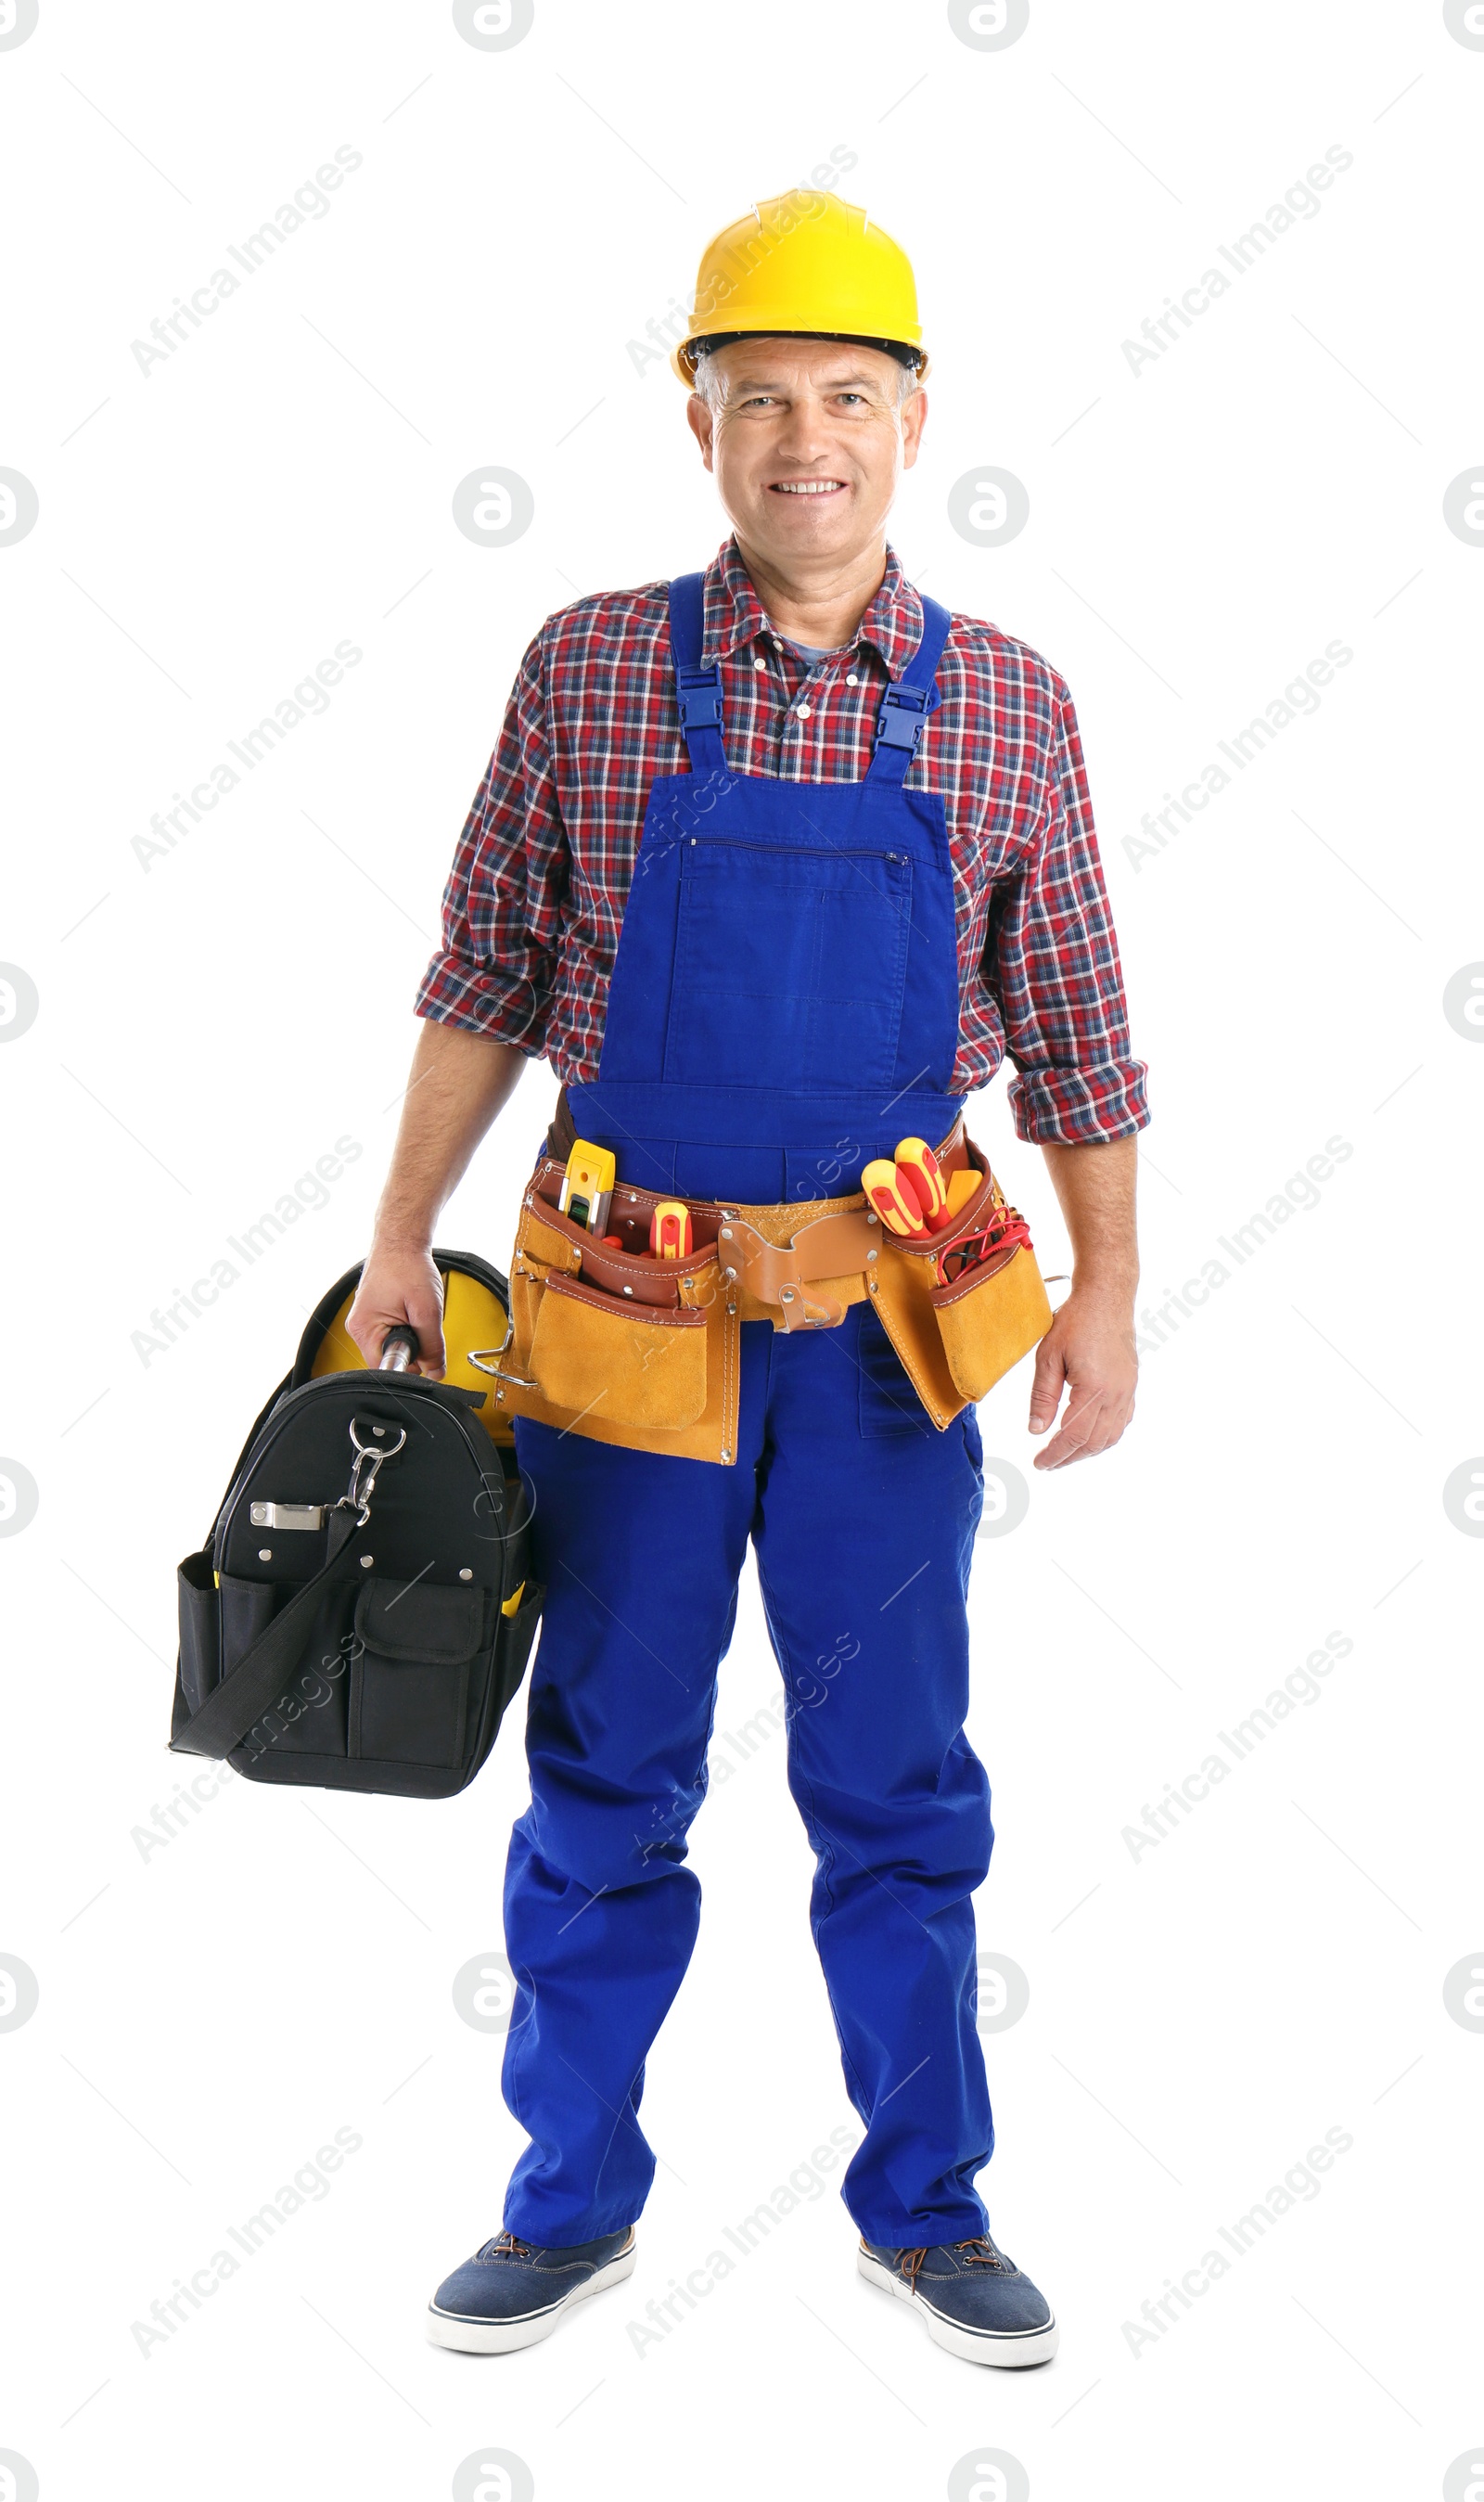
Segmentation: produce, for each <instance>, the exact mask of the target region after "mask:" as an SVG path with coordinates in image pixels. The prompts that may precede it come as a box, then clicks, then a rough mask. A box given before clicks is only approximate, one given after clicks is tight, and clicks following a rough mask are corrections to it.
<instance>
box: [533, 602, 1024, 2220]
mask: <svg viewBox="0 0 1484 2502" xmlns="http://www.w3.org/2000/svg"><path fill="white" fill-rule="evenodd" d="M923 607H924V613H925V624H924V631H923V640H922V643H921V645H920V647H919V650H918V652H917V654H916V656H915V658H914V659H913V661H912V662H910V663H909V664H908V667H907V669H906V671H905V672H904V675H903V677H902V679H901V680H899V681H898V682H897V683H895V684H894V686H892V687H890V688H889V689H888V691H887V693H886V694H885V696H884V698H883V702H882V707H881V712H880V716H879V722H878V732H877V741H876V746H875V750H874V753H873V756H872V759H871V763H870V767H869V770H868V771H867V773H866V774H865V776H864V777H863V779H862V780H860V781H859V782H848V783H818V782H807V783H798V782H791V781H783V780H776V779H773V778H771V777H769V776H763V775H741V774H735V773H732V772H731V771H730V770H729V769H728V767H727V765H726V762H725V754H724V751H723V746H722V736H721V715H720V707H721V669H720V666H713V667H711V668H709V669H706V668H703V667H702V666H701V665H700V662H701V619H702V598H701V577H700V575H699V574H692V575H689V576H687V577H685V578H684V579H683V580H680V581H677V582H675V583H673V584H672V585H671V590H670V638H671V648H672V651H673V654H674V659H675V672H676V681H677V686H678V689H679V693H680V702H681V718H682V727H683V728H684V731H685V735H686V741H687V745H688V747H689V750H690V755H691V765H692V770H691V773H689V774H668V775H664V776H662V777H660V778H659V779H658V780H657V781H656V782H655V784H654V786H653V789H652V790H651V793H650V797H649V805H648V808H647V811H646V814H645V820H644V828H643V834H642V837H641V841H640V845H639V849H638V852H637V855H636V859H635V866H634V875H633V881H632V885H631V888H630V892H629V896H628V900H627V905H626V909H625V912H624V925H623V930H622V934H621V938H620V944H619V950H618V957H617V961H616V964H615V968H614V975H613V983H612V989H611V993H610V997H609V1005H608V1016H607V1024H606V1028H605V1031H604V1039H603V1048H602V1054H601V1059H600V1063H599V1068H598V1075H597V1078H596V1080H595V1081H594V1082H593V1083H591V1084H589V1085H580V1086H572V1087H569V1088H568V1090H567V1092H568V1099H569V1101H570V1104H571V1110H572V1117H573V1120H574V1122H575V1124H576V1128H577V1134H578V1135H579V1136H580V1137H583V1138H587V1139H590V1140H591V1141H592V1142H593V1144H595V1145H603V1146H609V1147H612V1148H613V1150H614V1151H615V1154H616V1156H617V1159H618V1169H619V1177H620V1180H621V1181H624V1180H627V1181H632V1182H635V1183H638V1184H640V1185H642V1186H643V1187H644V1188H646V1189H650V1190H657V1189H659V1190H674V1191H676V1192H678V1193H680V1194H681V1195H683V1196H686V1197H690V1198H695V1199H702V1198H705V1199H714V1200H732V1199H735V1200H749V1201H753V1202H764V1203H766V1202H772V1201H776V1200H785V1199H800V1200H804V1199H811V1198H813V1199H817V1198H826V1197H829V1196H832V1195H836V1194H838V1193H839V1192H841V1191H847V1192H848V1191H851V1190H853V1189H856V1188H858V1187H859V1183H860V1167H861V1166H862V1165H863V1164H864V1163H865V1162H866V1161H867V1160H868V1159H869V1158H871V1157H873V1156H879V1155H890V1154H891V1153H892V1151H893V1149H894V1146H895V1144H896V1141H897V1139H898V1138H900V1137H902V1136H904V1135H907V1134H909V1133H910V1134H916V1135H920V1136H926V1137H927V1138H928V1139H929V1140H931V1141H933V1142H937V1141H939V1140H941V1139H942V1138H943V1137H944V1136H946V1134H947V1133H948V1132H949V1131H950V1129H951V1128H952V1127H953V1124H954V1122H955V1120H956V1119H957V1117H958V1113H959V1111H960V1109H961V1099H959V1098H957V1097H955V1096H953V1095H951V1094H950V1093H949V1092H948V1086H949V1080H950V1077H951V1075H952V1071H953V1065H954V1059H955V1055H956V1051H957V1046H958V1032H959V982H958V963H957V954H956V948H955V937H954V897H953V879H952V870H951V865H950V859H949V851H948V838H947V831H946V828H945V824H944V817H943V803H942V800H941V798H939V797H938V796H937V795H935V794H933V793H929V792H925V791H918V790H912V791H909V790H906V789H904V787H903V776H904V774H905V772H906V768H907V765H908V763H909V762H910V761H911V758H912V756H913V755H914V753H915V752H916V746H917V741H918V738H919V736H920V735H921V729H922V724H923V721H924V719H925V717H926V715H927V713H928V712H929V711H931V710H932V709H934V708H935V705H936V703H937V701H938V700H939V698H938V695H937V691H936V689H935V686H934V676H935V672H936V669H937V664H938V659H939V657H940V655H941V652H942V648H943V644H944V640H945V638H946V636H947V633H948V627H949V618H948V615H947V612H946V611H945V610H944V609H942V608H940V607H938V606H936V605H935V603H934V602H933V601H931V600H927V599H925V600H924V602H923ZM741 1337H742V1378H741V1392H740V1414H739V1423H738V1431H739V1448H738V1451H737V1455H736V1462H735V1465H734V1466H731V1467H719V1466H714V1465H712V1464H711V1463H709V1462H706V1461H699V1460H683V1459H675V1458H671V1457H668V1456H666V1455H663V1454H659V1453H653V1452H649V1451H639V1450H627V1449H622V1448H618V1447H616V1446H614V1445H612V1444H610V1443H605V1442H598V1441H594V1440H591V1439H588V1438H584V1437H583V1436H582V1435H580V1434H578V1433H573V1432H568V1433H558V1432H557V1430H556V1429H554V1428H553V1427H551V1426H548V1425H544V1424H541V1423H539V1422H536V1421H534V1420H532V1419H528V1418H525V1417H520V1418H518V1419H517V1421H516V1429H515V1430H516V1447H517V1453H518V1456H519V1459H520V1463H521V1467H522V1470H523V1473H524V1474H525V1476H526V1477H527V1478H528V1479H529V1480H530V1482H531V1484H532V1487H533V1489H534V1496H535V1506H534V1519H533V1537H534V1541H535V1557H534V1569H535V1571H536V1572H539V1574H540V1576H541V1578H542V1579H543V1580H544V1581H545V1582H546V1584H547V1600H546V1612H545V1618H544V1621H543V1625H542V1630H541V1641H540V1646H539V1649H538V1652H537V1656H536V1661H535V1667H534V1671H533V1674H532V1680H531V1695H530V1707H529V1718H528V1724H527V1740H526V1743H527V1752H528V1756H529V1762H530V1779H531V1805H530V1808H529V1809H528V1811H527V1812H526V1813H525V1814H524V1815H523V1816H522V1817H521V1819H520V1821H519V1823H518V1824H517V1825H516V1827H515V1830H514V1833H513V1834H512V1837H511V1847H510V1857H509V1862H508V1867H507V1872H506V1882H505V1939H506V1946H507V1950H508V1953H509V1956H510V1960H511V1963H512V1966H513V1967H514V1970H515V1974H516V1978H517V1998H516V2005H515V2009H514V2012H513V2014H512V2019H511V2029H510V2035H509V2039H508V2043H507V2046H506V2053H505V2064H504V2079H503V2082H504V2091H505V2099H506V2101H507V2103H508V2104H509V2106H510V2109H511V2111H512V2112H513V2113H514V2114H515V2116H516V2118H517V2119H518V2120H520V2122H521V2123H522V2125H523V2127H524V2128H525V2129H526V2130H528V2131H529V2134H530V2138H531V2144H530V2146H529V2147H527V2149H526V2151H525V2152H524V2153H523V2155H522V2157H521V2159H520V2161H519V2162H518V2164H517V2166H516V2169H515V2172H514V2175H513V2177H512V2180H511V2183H510V2188H509V2192H508V2195H507V2199H506V2205H505V2215H504V2221H505V2224H506V2225H507V2227H508V2228H509V2229H510V2230H511V2231H513V2232H515V2233H518V2234H519V2235H520V2236H521V2237H522V2238H523V2240H526V2241H529V2242H533V2243H536V2244H538V2245H541V2246H546V2247H558V2248H559V2247H570V2246H572V2245H574V2244H577V2243H581V2242H588V2241H593V2240H595V2239H596V2238H597V2237H598V2236H599V2235H600V2234H605V2233H614V2232H619V2231H621V2230H623V2229H624V2227H625V2226H627V2225H628V2224H629V2223H630V2222H632V2220H633V2219H634V2217H635V2216H636V2215H638V2214H639V2211H640V2209H641V2208H642V2206H643V2204H644V2201H645V2197H646V2195H647V2193H648V2190H649V2186H650V2182H651V2180H652V2178H653V2175H654V2169H655V2157H654V2155H653V2153H652V2151H651V2149H650V2147H649V2145H648V2143H647V2141H646V2139H645V2137H644V2135H643V2132H642V2130H641V2128H640V2125H639V2119H638V2107H639V2099H640V2093H641V2090H642V2087H643V2081H644V2062H645V2058H646V2055H647V2053H648V2051H649V2048H650V2046H651V2044H652V2042H653V2040H654V2037H655V2035H656V2033H657V2032H658V2028H659V2025H660V2024H661V2022H662V2021H663V2018H664V2015H665V2012H666V2011H667V2009H668V2008H669V2005H670V2002H671V2000H672V1999H673V1997H674V1995H675V1992H676V1990H677V1988H678V1987H679V1985H680V1981H681V1978H682V1976H683V1975H684V1973H685V1969H686V1966H687V1964H688V1962H689V1960H690V1957H691V1948H692V1946H693V1944H694V1942H695V1934H696V1927H697V1921H698V1917H699V1909H700V1888H699V1885H698V1883H697V1880H696V1878H695V1877H694V1876H693V1875H692V1874H691V1871H690V1870H689V1869H688V1868H687V1867H686V1865H685V1859H686V1835H687V1832H688V1830H689V1827H690V1825H691V1819H692V1817H693V1816H694V1814H695V1812H696V1810H697V1809H698V1808H699V1806H700V1804H701V1801H702V1799H703V1798H704V1796H705V1794H706V1780H707V1765H706V1755H707V1746H708V1741H709V1740H710V1736H711V1730H712V1720H713V1713H714V1709H715V1703H716V1678H717V1668H718V1663H719V1661H720V1660H721V1658H722V1657H723V1655H724V1653H725V1650H726V1647H727V1644H728V1642H729V1641H730V1639H731V1634H732V1628H733V1625H734V1622H735V1617H736V1600H737V1582H738V1578H739V1575H740V1573H741V1570H742V1566H743V1563H744V1561H745V1559H746V1554H747V1544H748V1539H749V1538H751V1539H752V1541H753V1545H754V1549H755V1551H756V1554H757V1559H758V1574H759V1586H760V1589H761V1594H762V1601H763V1606H764V1608H765V1611H766V1617H767V1624H768V1631H769V1634H770V1637H771V1640H772V1644H773V1649H774V1651H775V1653H776V1656H777V1659H778V1663H779V1667H780V1670H781V1672H782V1675H783V1680H784V1685H785V1689H786V1694H787V1699H788V1700H787V1712H788V1717H787V1727H788V1757H789V1782H790V1787H791V1789H792V1791H793V1798H794V1801H795V1803H796V1805H797V1807H798V1809H799V1811H800V1813H801V1815H802V1816H803V1819H804V1823H805V1826H806V1829H807V1831H808V1834H809V1838H810V1841H811V1843H812V1844H813V1847H814V1851H815V1856H816V1870H817V1873H816V1876H815V1880H814V1887H813V1895H812V1903H811V1919H812V1926H813V1932H814V1939H815V1944H816V1945H817V1947H818V1950H819V1955H820V1960H821V1963H822V1965H823V1967H824V1972H825V1979H826V1987H827V1990H828V1993H829V2003H830V2009H831V2012H832V2013H833V2016H834V2022H835V2027H836V2031H837V2033H838V2036H839V2042H840V2053H841V2059H842V2063H843V2067H844V2073H845V2081H846V2087H847V2090H848V2092H849V2094H850V2098H851V2101H852V2102H853V2104H854V2105H855V2108H856V2110H857V2112H858V2113H859V2114H860V2119H861V2121H862V2123H863V2125H864V2129H865V2136H864V2139H863V2142H862V2144H861V2145H860V2147H858V2149H857V2151H856V2154H855V2156H854V2158H853V2160H852V2162H851V2164H850V2166H849V2168H848V2170H847V2172H846V2175H845V2178H844V2181H843V2183H842V2190H841V2194H842V2196H843V2198H844V2200H845V2204H846V2206H847V2208H848V2209H849V2211H850V2214H851V2215H852V2216H853V2218H854V2219H855V2221H856V2223H857V2224H858V2225H859V2227H860V2231H861V2232H862V2233H863V2234H864V2236H865V2238H866V2239H867V2240H868V2241H871V2242H875V2243H878V2244H886V2245H888V2246H889V2247H892V2248H903V2247H911V2248H918V2247H921V2246H924V2245H932V2244H935V2243H940V2242H955V2241H961V2240H964V2239H967V2238H968V2237H969V2236H970V2235H973V2234H976V2233H979V2232H981V2231H982V2230H983V2229H984V2227H985V2223H986V2216H985V2210H984V2207H983V2205H982V2203H981V2201H980V2198H979V2196H978V2194H977V2192H976V2190H975V2188H974V2176H975V2174H976V2172H977V2171H978V2170H979V2168H980V2167H981V2165H983V2164H984V2163H985V2162H986V2161H987V2159H988V2157H989V2154H990V2150H991V2147H992V2144H993V2132H992V2127H991V2119H990V2107H989V2096H988V2092H987V2088H986V2083H985V2073H984V2061H983V2057H982V2054H981V2050H980V2046H979V2037H978V2033H977V2030H976V2026H975V2010H976V1983H975V1948H974V1919H973V1910H972V1908H971V1904H970V1896H971V1895H972V1893H973V1891H974V1888H975V1887H976V1886H977V1885H979V1884H981V1883H982V1882H983V1880H984V1877H985V1875H986V1873H987V1871H988V1867H989V1858H990V1848H991V1843H992V1840H993V1836H992V1831H991V1824H990V1804H989V1785H988V1782H987V1779H986V1776H985V1773H984V1769H983V1767H982V1765H981V1764H980V1763H979V1761H978V1759H977V1757H976V1756H975V1755H974V1753H973V1751H972V1749H971V1747H970V1746H969V1743H968V1741H967V1739H966V1738H965V1736H964V1734H963V1716H964V1712H965V1709H966V1707H967V1703H968V1625H967V1615H966V1610H965V1599H966V1595H967V1588H968V1573H969V1561H970V1556H971V1553H972V1548H973V1538H974V1532H975V1529H976V1527H977V1525H978V1520H979V1513H980V1505H981V1501H982V1478H981V1471H980V1461H981V1456H982V1454H981V1449H980V1442H979V1434H978V1429H977V1425H976V1423H975V1419H974V1412H973V1409H972V1408H968V1409H965V1410H964V1412H963V1414H962V1415H961V1417H960V1418H958V1419H957V1420H956V1421H955V1422H954V1424H953V1425H952V1426H951V1427H950V1428H949V1429H948V1431H947V1432H946V1433H942V1434H940V1433H938V1432H937V1431H936V1430H935V1429H934V1428H933V1426H932V1425H931V1424H930V1423H929V1421H928V1419H927V1416H926V1415H925V1414H924V1412H923V1409H922V1407H921V1405H920V1403H919V1402H918V1399H917V1397H916V1394H915V1392H914V1391H913V1389H912V1385H911V1383H910V1381H909V1380H908V1377H907V1375H906V1373H905V1371H904V1370H903V1369H902V1367H901V1365H900V1363H899V1362H898V1360H897V1358H896V1355H895V1352H894V1349H893V1347H892V1345H891V1343H890V1341H889V1339H888V1338H887V1336H886V1335H885V1333H884V1331H883V1329H882V1327H881V1324H880V1322H879V1320H878V1319H877V1317H876V1314H875V1312H874V1310H873V1309H872V1308H871V1307H870V1305H869V1303H868V1302H860V1303H856V1304H853V1305H851V1306H849V1307H848V1309H847V1311H846V1313H845V1317H844V1320H843V1322H842V1323H841V1324H840V1325H839V1326H838V1327H837V1328H834V1329H817V1330H799V1331H794V1332H783V1331H775V1330H774V1328H773V1326H772V1324H771V1322H769V1321H756V1322H744V1323H743V1324H742V1325H741ZM727 2055H728V2057H729V2056H730V2053H729V2052H728V2054H727Z"/></svg>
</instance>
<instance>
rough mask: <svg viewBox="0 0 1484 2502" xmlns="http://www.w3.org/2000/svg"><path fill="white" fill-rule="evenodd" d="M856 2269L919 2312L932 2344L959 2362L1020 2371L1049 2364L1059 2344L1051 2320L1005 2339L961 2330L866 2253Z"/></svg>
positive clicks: (858, 2256)
mask: <svg viewBox="0 0 1484 2502" xmlns="http://www.w3.org/2000/svg"><path fill="white" fill-rule="evenodd" d="M856 2265H857V2267H858V2268H859V2269H860V2274H861V2275H862V2276H863V2277H864V2279H865V2281H866V2283H867V2284H874V2285H875V2286H877V2287H878V2288H879V2290H880V2291H881V2292H882V2293H894V2294H895V2296H896V2298H897V2300H898V2301H899V2302H910V2303H911V2304H912V2305H913V2308H914V2309H915V2310H917V2311H919V2312H921V2314H922V2317H923V2325H924V2327H925V2328H926V2329H927V2334H928V2336H929V2337H930V2338H931V2339H932V2342H933V2344H934V2345H935V2346H941V2347H943V2348H944V2349H945V2350H946V2351H947V2352H948V2353H950V2354H957V2355H958V2356H959V2358H960V2360H961V2362H964V2363H993V2364H995V2365H997V2366H998V2368H999V2370H1001V2371H1009V2372H1019V2371H1024V2370H1025V2369H1026V2367H1027V2366H1028V2365H1029V2364H1031V2363H1049V2362H1050V2361H1051V2358H1052V2356H1053V2354H1054V2353H1055V2352H1056V2350H1057V2348H1058V2347H1059V2346H1060V2344H1061V2342H1062V2332H1061V2330H1060V2329H1059V2328H1058V2326H1057V2323H1056V2319H1055V2317H1054V2316H1053V2317H1052V2318H1051V2319H1049V2320H1048V2321H1047V2323H1046V2326H1045V2327H1044V2328H1023V2329H1020V2330H1019V2331H1017V2332H1015V2333H1013V2334H1011V2335H1009V2336H993V2335H991V2334H990V2333H989V2332H988V2331H982V2330H977V2329H973V2328H963V2327H961V2326H960V2324H959V2322H958V2320H956V2319H945V2318H944V2317H943V2315H942V2313H941V2312H940V2311H934V2309H933V2307H932V2305H931V2303H930V2302H928V2301H927V2298H926V2296H925V2295H923V2294H921V2293H914V2292H913V2290H912V2287H911V2285H910V2284H908V2282H907V2281H906V2279H905V2277H901V2276H898V2275H897V2273H896V2271H895V2269H894V2268H887V2267H883V2266H882V2264H881V2261H880V2260H879V2259H873V2258H872V2256H871V2254H870V2252H869V2250H863V2249H858V2250H857V2252H856Z"/></svg>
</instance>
